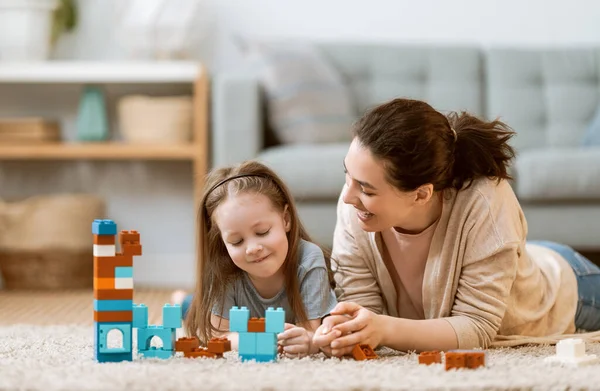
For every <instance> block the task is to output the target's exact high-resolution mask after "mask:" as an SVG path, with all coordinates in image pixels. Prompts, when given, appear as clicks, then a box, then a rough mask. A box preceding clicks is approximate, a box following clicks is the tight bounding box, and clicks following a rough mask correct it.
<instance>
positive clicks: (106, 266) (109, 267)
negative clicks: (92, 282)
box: [94, 255, 133, 278]
mask: <svg viewBox="0 0 600 391" xmlns="http://www.w3.org/2000/svg"><path fill="white" fill-rule="evenodd" d="M117 266H130V267H132V266H133V257H132V256H131V255H115V256H112V257H94V277H96V278H108V277H110V278H114V277H115V267H117Z"/></svg>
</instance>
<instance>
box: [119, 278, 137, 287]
mask: <svg viewBox="0 0 600 391" xmlns="http://www.w3.org/2000/svg"><path fill="white" fill-rule="evenodd" d="M115 289H133V278H131V277H127V278H115Z"/></svg>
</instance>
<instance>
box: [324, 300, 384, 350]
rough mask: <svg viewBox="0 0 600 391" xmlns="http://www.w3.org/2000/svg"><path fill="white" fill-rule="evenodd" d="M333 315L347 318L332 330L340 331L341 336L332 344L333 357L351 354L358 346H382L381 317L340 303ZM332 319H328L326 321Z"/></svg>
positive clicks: (358, 307)
mask: <svg viewBox="0 0 600 391" xmlns="http://www.w3.org/2000/svg"><path fill="white" fill-rule="evenodd" d="M331 314H332V315H338V316H339V315H343V316H345V317H347V320H346V321H345V322H341V323H338V324H336V325H334V326H333V328H332V332H334V331H338V332H339V335H340V336H339V337H336V338H334V339H333V340H332V341H331V343H330V347H331V354H332V355H334V356H337V357H341V356H343V355H345V354H350V353H352V349H353V348H354V346H355V345H356V344H369V345H370V346H371V347H372V348H373V349H375V348H377V346H379V345H380V344H381V341H382V339H383V337H384V324H383V317H382V316H381V315H377V314H375V313H373V312H371V311H369V310H368V309H366V308H364V307H362V306H360V305H358V304H356V303H352V302H342V303H338V305H337V306H335V308H334V309H333V311H331ZM331 317H332V316H330V317H328V318H326V319H325V321H326V320H327V319H329V318H331ZM325 321H323V323H325Z"/></svg>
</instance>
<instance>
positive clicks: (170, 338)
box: [137, 325, 176, 350]
mask: <svg viewBox="0 0 600 391" xmlns="http://www.w3.org/2000/svg"><path fill="white" fill-rule="evenodd" d="M175 333H176V329H172V328H166V327H163V326H155V325H152V326H148V327H147V328H140V329H137V346H138V350H150V341H151V340H152V338H153V337H158V338H160V339H161V341H162V343H163V346H162V349H163V350H175V338H176V337H175Z"/></svg>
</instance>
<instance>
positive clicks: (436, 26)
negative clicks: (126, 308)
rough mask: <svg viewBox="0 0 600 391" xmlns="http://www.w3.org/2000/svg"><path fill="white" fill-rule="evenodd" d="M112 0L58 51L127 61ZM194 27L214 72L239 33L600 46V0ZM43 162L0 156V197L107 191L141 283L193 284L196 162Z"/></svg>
mask: <svg viewBox="0 0 600 391" xmlns="http://www.w3.org/2000/svg"><path fill="white" fill-rule="evenodd" d="M115 1H126V0H79V3H80V26H79V28H78V29H77V31H76V32H74V33H72V34H69V35H68V36H65V37H63V38H62V40H61V41H60V42H59V45H58V47H57V49H56V50H55V53H54V57H55V58H62V59H86V60H119V59H125V58H127V56H128V51H127V49H126V47H124V45H123V42H124V41H123V39H121V38H120V37H119V33H118V30H117V29H116V28H115V18H116V16H118V15H115V13H114V11H113V9H112V6H113V3H114V2H115ZM194 28H195V31H196V32H197V35H201V37H202V43H198V44H196V43H195V44H194V50H193V56H194V58H198V59H202V60H204V61H206V62H207V63H208V64H209V65H210V66H211V68H213V70H219V69H225V68H228V67H232V66H235V65H236V64H237V62H238V61H239V60H240V57H239V55H238V53H237V51H236V49H235V46H234V44H233V43H232V37H233V36H234V35H239V36H241V37H245V38H259V39H280V38H293V39H307V40H313V41H334V40H342V41H357V40H360V41H377V42H434V43H444V44H456V43H458V44H469V43H471V44H477V45H481V46H484V47H485V46H492V45H503V46H506V45H512V46H532V45H543V46H552V45H559V46H561V45H587V44H596V45H600V1H597V0H570V1H548V0H546V1H543V0H454V1H450V0H420V1H415V0H387V1H385V0H370V1H366V0H204V5H203V9H202V13H201V17H200V18H199V22H198V23H197V24H196V25H195V26H194ZM13 93H14V91H13V90H9V89H6V87H4V89H3V87H2V86H0V101H1V100H2V97H3V96H4V99H5V102H6V101H9V102H10V101H12V100H11V99H12V94H13ZM57 96H58V95H57ZM65 96H66V97H65V98H61V99H63V100H64V102H63V108H62V109H61V108H60V107H61V104H60V103H56V102H55V103H54V104H55V106H56V107H59V109H57V110H59V111H60V110H62V113H63V115H67V116H72V115H73V114H74V112H73V110H74V108H73V105H74V104H76V100H74V96H73V93H72V92H71V93H67V94H66V95H65ZM22 99H23V98H22ZM24 102H25V101H24ZM69 103H70V104H69ZM40 105H41V103H40ZM34 107H35V106H30V107H29V110H30V111H31V110H33V108H34ZM1 114H5V115H6V113H5V112H0V115H1ZM36 167H37V168H36ZM46 167H51V168H52V169H53V173H52V174H51V175H54V176H55V177H59V178H61V179H60V181H58V182H52V183H50V181H48V180H46V181H45V182H44V185H43V186H41V185H40V180H41V178H42V177H43V176H44V175H43V174H40V173H39V172H38V169H39V165H38V166H35V165H34V166H33V167H32V166H31V165H22V164H16V165H15V164H7V163H4V162H0V197H8V196H11V197H13V196H15V197H16V196H26V195H29V194H34V193H36V192H37V191H44V192H53V191H56V192H58V191H66V190H70V191H75V190H80V191H82V190H86V189H89V191H97V192H99V193H100V194H102V195H104V196H105V197H106V200H107V203H108V205H109V213H110V217H113V218H115V219H116V220H118V222H119V224H120V228H122V229H138V230H140V231H141V233H142V235H143V236H142V238H143V242H144V256H142V257H141V258H139V259H138V260H137V262H136V281H137V283H139V284H154V285H167V286H176V285H185V286H190V285H191V284H192V282H193V280H194V276H193V271H194V259H193V247H194V235H193V226H194V223H193V221H194V220H193V216H194V214H193V211H192V193H191V183H190V175H191V170H190V167H188V166H187V165H186V164H184V163H172V164H170V163H167V164H163V163H152V164H146V163H125V164H118V163H115V164H112V163H111V164H105V163H90V164H84V163H81V164H77V163H75V164H74V163H70V164H66V165H65V164H58V163H57V164H53V165H49V166H46ZM36 172H38V173H37V174H36ZM41 172H44V171H41ZM24 178H29V180H27V179H24ZM95 179H98V180H95ZM40 186H41V187H40Z"/></svg>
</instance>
